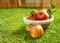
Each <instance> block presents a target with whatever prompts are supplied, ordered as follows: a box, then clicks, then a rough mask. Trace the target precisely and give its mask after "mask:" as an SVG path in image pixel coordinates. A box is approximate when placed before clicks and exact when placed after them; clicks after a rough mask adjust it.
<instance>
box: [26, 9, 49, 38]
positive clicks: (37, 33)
mask: <svg viewBox="0 0 60 43" xmlns="http://www.w3.org/2000/svg"><path fill="white" fill-rule="evenodd" d="M28 19H29V20H47V19H49V14H48V10H47V9H41V10H39V11H37V10H32V11H31V12H30V15H29V16H28ZM27 28H28V31H29V33H30V36H31V37H32V38H38V37H41V36H42V35H43V33H44V30H43V27H42V26H41V25H40V24H33V25H29V26H27Z"/></svg>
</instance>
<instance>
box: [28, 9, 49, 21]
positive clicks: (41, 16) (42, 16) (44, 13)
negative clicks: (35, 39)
mask: <svg viewBox="0 0 60 43" xmlns="http://www.w3.org/2000/svg"><path fill="white" fill-rule="evenodd" d="M28 19H29V20H47V19H49V14H48V10H47V9H41V10H39V11H37V10H32V11H31V13H30V15H29V17H28Z"/></svg>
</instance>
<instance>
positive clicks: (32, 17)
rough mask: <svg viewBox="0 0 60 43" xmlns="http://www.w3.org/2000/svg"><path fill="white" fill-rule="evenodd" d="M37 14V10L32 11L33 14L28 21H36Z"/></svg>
mask: <svg viewBox="0 0 60 43" xmlns="http://www.w3.org/2000/svg"><path fill="white" fill-rule="evenodd" d="M37 13H38V11H37V10H32V11H31V13H30V15H29V17H28V19H30V20H35V18H36V14H37Z"/></svg>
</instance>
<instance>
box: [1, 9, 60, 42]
mask: <svg viewBox="0 0 60 43" xmlns="http://www.w3.org/2000/svg"><path fill="white" fill-rule="evenodd" d="M32 9H33V8H32ZM32 9H31V8H17V9H0V43H60V9H56V10H57V11H56V12H55V13H53V16H54V18H55V19H54V22H53V23H52V25H51V26H50V27H49V29H46V31H45V32H44V34H43V36H42V37H41V38H37V39H33V38H31V37H30V35H29V32H27V31H26V30H25V24H24V22H23V17H24V16H28V15H29V13H30V11H31V10H32ZM37 10H39V9H37ZM52 31H53V32H54V33H52Z"/></svg>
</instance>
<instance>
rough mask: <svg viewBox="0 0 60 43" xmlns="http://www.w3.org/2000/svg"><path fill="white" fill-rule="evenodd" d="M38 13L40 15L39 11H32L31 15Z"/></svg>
mask: <svg viewBox="0 0 60 43" xmlns="http://www.w3.org/2000/svg"><path fill="white" fill-rule="evenodd" d="M36 13H38V11H37V10H32V11H31V13H30V14H36Z"/></svg>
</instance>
